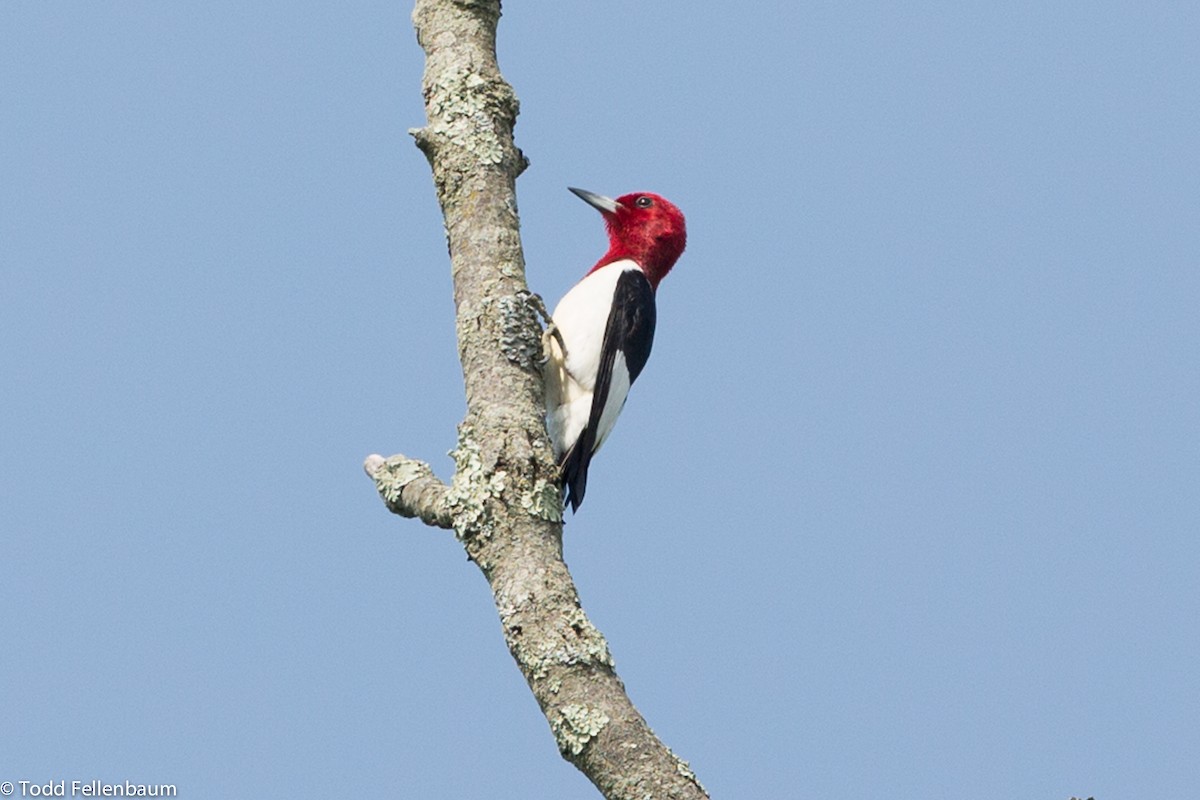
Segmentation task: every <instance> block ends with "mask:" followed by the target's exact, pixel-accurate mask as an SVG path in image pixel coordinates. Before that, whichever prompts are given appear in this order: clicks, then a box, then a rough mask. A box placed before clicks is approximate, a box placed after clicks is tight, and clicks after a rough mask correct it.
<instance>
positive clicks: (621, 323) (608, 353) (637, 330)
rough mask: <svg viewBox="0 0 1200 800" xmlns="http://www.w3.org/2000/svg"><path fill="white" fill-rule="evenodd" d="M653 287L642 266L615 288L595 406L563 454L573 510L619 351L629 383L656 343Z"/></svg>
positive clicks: (619, 280) (625, 275)
mask: <svg viewBox="0 0 1200 800" xmlns="http://www.w3.org/2000/svg"><path fill="white" fill-rule="evenodd" d="M654 321H655V310H654V289H653V287H651V286H650V281H649V280H647V278H646V275H645V274H644V273H643V272H642V271H641V270H640V269H628V270H625V271H624V272H622V273H621V276H620V277H619V278H617V287H616V289H615V290H614V291H613V304H612V311H610V312H609V315H608V323H607V325H605V328H604V342H603V344H601V346H600V371H599V373H598V374H597V375H596V386H595V388H594V389H593V390H592V409H591V412H590V413H589V415H588V423H587V426H586V427H585V428H584V429H583V432H582V433H580V434H579V438H578V439H576V440H575V444H573V445H572V446H571V449H570V450H568V451H567V452H566V453H564V454H563V457H562V463H561V464H560V465H559V466H560V468H561V471H562V478H563V485H564V486H565V487H566V488H567V503H568V504H569V505H570V506H571V511H572V512H575V511H578V510H579V506H580V504H581V503H583V495H584V492H585V491H586V490H587V471H588V465H589V464H590V463H591V461H592V454H593V453H594V452H595V450H596V434H597V428H598V427H599V425H600V416H601V415H602V414H603V413H604V406H605V404H606V403H607V402H608V393H609V389H610V388H612V378H613V365H614V364H615V363H616V360H617V353H623V354H624V355H625V368H626V369H627V370H629V384H630V385H631V386H632V385H633V382H634V381H635V380H637V376H638V375H640V374H641V372H642V368H643V367H645V366H646V361H647V360H648V359H649V358H650V348H651V346H652V345H653V344H654Z"/></svg>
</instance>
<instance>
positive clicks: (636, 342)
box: [544, 188, 687, 512]
mask: <svg viewBox="0 0 1200 800" xmlns="http://www.w3.org/2000/svg"><path fill="white" fill-rule="evenodd" d="M571 191H572V192H574V193H575V194H576V195H578V196H579V197H580V198H581V199H582V200H583V201H584V202H585V203H587V204H588V205H590V206H592V207H593V208H595V209H596V210H598V211H599V212H600V214H601V215H602V216H603V217H604V224H605V227H606V228H607V230H608V252H607V253H605V254H604V256H603V257H601V259H600V260H599V261H597V262H596V265H595V266H594V267H592V268H591V269H590V270H588V272H587V274H586V275H584V276H583V279H582V280H580V281H579V283H577V284H575V286H574V287H573V288H572V289H571V290H570V291H569V292H567V293H566V295H564V296H563V298H562V300H560V301H559V302H558V305H557V306H556V307H555V309H554V313H552V314H551V315H550V316H551V320H552V321H551V326H550V330H548V331H547V336H546V339H545V343H546V356H547V358H546V364H545V366H544V371H545V383H546V417H547V424H548V427H549V430H550V438H551V441H552V443H553V446H554V455H555V457H556V458H558V463H559V468H560V470H561V473H562V483H563V487H564V490H565V492H566V500H565V503H566V504H567V505H570V506H571V511H572V512H575V511H578V510H579V505H580V503H582V502H583V495H584V492H585V491H586V490H587V473H588V465H589V464H590V463H591V460H592V456H593V455H595V453H596V451H597V450H599V449H600V446H601V445H602V444H604V440H605V439H606V438H608V435H609V434H610V433H611V432H612V429H613V425H615V424H616V422H617V416H618V415H619V414H620V413H621V409H622V408H623V407H624V406H625V398H626V396H627V395H628V394H629V387H630V386H632V385H633V382H634V381H635V380H637V376H638V375H640V374H641V372H642V368H643V367H644V366H646V360H647V359H648V358H649V357H650V347H651V345H652V344H653V343H654V322H655V309H654V294H655V292H656V291H657V289H658V284H659V282H660V281H661V280H662V279H663V278H664V277H665V276H666V274H667V273H668V272H670V271H671V267H673V266H675V262H676V261H677V260H678V259H679V256H680V254H682V253H683V248H684V245H685V244H686V243H687V228H686V226H685V224H684V219H683V214H682V213H681V212H680V211H679V209H678V208H676V207H675V206H674V205H673V204H672V203H670V202H669V201H667V200H666V199H664V198H662V197H660V196H658V195H656V194H651V193H650V192H634V193H632V194H626V195H621V196H620V197H618V198H617V199H616V200H613V199H610V198H608V197H604V196H603V195H598V194H595V193H593V192H587V191H584V190H583V189H574V188H572V189H571Z"/></svg>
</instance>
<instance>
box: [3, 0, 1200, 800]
mask: <svg viewBox="0 0 1200 800" xmlns="http://www.w3.org/2000/svg"><path fill="white" fill-rule="evenodd" d="M409 11H410V9H409V7H407V6H406V5H404V4H398V3H380V2H376V3H366V2H363V3H338V4H334V3H328V4H314V3H280V2H263V3H254V4H244V3H231V2H219V1H218V2H212V1H210V2H205V3H191V2H173V3H157V2H122V3H113V2H91V3H65V2H10V3H4V4H3V5H0V107H2V108H3V109H4V112H3V115H2V116H0V278H2V282H3V289H2V290H0V341H2V342H3V347H0V406H2V408H3V415H0V520H2V521H0V566H2V568H3V572H2V577H0V603H2V607H3V609H4V610H3V612H2V613H0V643H2V645H3V646H2V647H0V674H3V675H4V679H3V681H2V685H0V698H2V702H0V709H2V710H3V714H4V717H5V724H4V725H3V726H0V780H11V781H18V780H31V781H38V782H45V781H47V780H50V779H56V780H57V779H66V780H67V781H68V782H69V781H70V780H73V779H80V780H91V779H94V778H98V779H102V780H108V781H121V780H132V781H135V782H145V783H149V782H170V783H175V784H177V785H178V787H179V790H180V796H181V797H193V798H209V797H211V798H218V797H257V798H273V797H278V798H284V797H286V798H307V797H314V798H315V797H331V796H356V795H357V796H369V797H385V796H391V797H454V798H469V797H480V798H483V797H487V798H530V797H555V798H590V797H594V796H595V792H594V790H593V789H592V788H591V786H590V784H588V783H587V782H586V781H585V780H584V779H583V778H582V777H581V776H579V775H578V774H577V773H576V772H575V771H574V769H573V768H572V767H570V766H569V765H567V764H566V763H565V762H563V761H562V760H561V759H560V758H559V756H558V754H557V751H556V749H555V746H554V744H553V740H552V738H551V736H550V733H549V730H548V727H547V725H546V723H545V721H544V719H543V718H542V717H541V715H540V713H539V712H538V710H537V707H536V704H535V703H534V701H533V700H532V698H531V696H530V695H529V693H528V691H527V690H526V688H525V686H524V683H523V681H522V679H521V677H520V674H519V673H518V671H517V670H516V668H515V666H514V665H513V663H512V660H511V658H510V656H509V655H508V653H507V651H506V650H505V648H504V645H503V640H502V638H501V635H500V631H499V628H498V625H497V623H496V619H495V613H494V610H493V609H492V607H491V604H490V596H489V594H488V591H487V587H486V584H485V583H484V581H483V579H482V577H481V576H480V574H479V573H478V570H476V569H475V568H474V567H473V566H472V565H471V564H469V563H468V562H467V561H466V559H465V558H464V556H463V553H462V551H461V549H460V548H459V546H458V545H457V544H456V543H455V542H454V541H453V539H452V538H451V537H449V536H448V535H446V534H445V533H444V532H439V531H433V530H430V529H426V528H424V527H422V526H420V525H419V524H417V523H413V522H405V521H402V520H400V519H398V518H396V517H393V516H392V515H389V514H387V513H386V512H385V510H384V508H383V506H382V504H381V503H380V502H379V500H378V498H377V497H376V495H375V493H374V491H373V488H372V486H371V484H370V482H369V481H368V480H367V479H366V478H365V477H364V476H363V474H362V472H361V468H360V465H361V462H362V459H363V457H365V456H366V455H367V454H368V453H372V452H380V453H383V454H385V455H387V454H391V453H394V452H405V453H408V454H410V455H414V456H419V457H423V458H426V459H428V460H430V462H431V463H432V464H433V465H434V466H435V468H436V469H437V470H438V471H439V472H440V473H441V474H442V475H443V476H444V477H449V475H450V469H451V462H450V459H449V458H448V457H447V456H446V455H445V454H446V452H447V451H448V450H449V449H450V448H451V447H452V446H453V443H454V437H455V425H456V424H457V422H458V421H459V420H460V419H461V416H462V412H463V400H462V391H461V373H460V371H459V366H458V363H457V360H456V349H455V343H454V340H453V307H452V302H451V296H450V278H449V271H448V268H447V260H446V253H445V243H444V238H443V234H442V228H441V220H440V215H439V212H438V209H437V206H436V202H435V199H434V195H433V189H432V182H431V180H430V177H429V172H428V167H427V165H426V163H425V160H424V158H423V157H422V156H421V154H420V153H419V152H418V151H417V150H416V148H415V147H413V145H412V143H411V140H410V139H409V137H408V135H407V133H406V131H407V130H408V129H409V128H411V127H415V126H419V125H421V124H422V123H423V109H422V107H421V97H420V71H421V53H420V50H419V49H418V47H417V45H416V43H415V40H414V37H413V34H412V31H411V27H410V23H409V19H408V15H409ZM1198 39H1200V11H1197V9H1196V8H1195V7H1194V6H1191V5H1188V4H1183V3H1155V2H1150V3H1147V2H1140V3H1131V2H1130V3H1121V2H1105V1H1104V0H1102V1H1101V2H1093V3H1057V4H1045V3H1032V2H1011V3H1001V4H996V3H935V2H914V3H904V4H898V3H897V4H893V3H856V4H836V3H761V4H751V3H740V4H730V3H686V4H684V3H677V2H659V3H633V2H612V3H603V4H601V3H595V4H558V3H555V4H551V3H529V4H518V3H512V4H510V6H509V7H508V8H507V9H506V12H505V16H504V18H503V20H502V22H501V29H500V57H501V66H502V68H503V70H504V72H505V75H506V77H507V78H508V79H509V80H510V81H511V82H512V83H513V85H514V87H515V89H516V91H517V94H518V96H519V97H520V99H521V103H522V113H521V117H520V119H519V122H518V126H517V138H518V144H519V146H521V147H522V148H523V149H524V151H525V152H526V154H527V155H528V156H529V157H530V159H531V162H532V166H531V168H530V169H529V171H528V172H527V173H526V174H525V175H524V176H523V177H522V178H521V180H520V182H519V187H518V188H519V197H520V203H521V216H522V222H523V231H522V232H523V240H524V245H525V253H526V259H527V262H528V274H529V279H530V282H531V284H532V286H533V288H534V289H535V290H537V291H539V292H541V293H543V294H544V295H545V296H546V298H547V300H548V302H550V303H553V302H554V300H556V299H557V298H558V297H559V296H560V295H561V294H562V293H563V292H564V291H566V289H567V288H568V287H569V286H570V285H571V284H572V283H573V282H574V281H575V280H577V279H578V278H579V276H580V275H582V273H583V272H584V271H585V270H586V268H587V267H589V266H590V265H591V264H592V263H594V261H595V259H596V258H597V257H598V256H599V255H600V254H601V252H602V251H603V249H604V239H603V232H602V228H601V225H600V221H599V218H598V217H597V215H596V214H595V212H594V211H593V210H591V209H589V208H588V207H587V206H586V205H584V204H583V203H581V202H579V201H578V200H577V199H576V198H574V197H572V196H571V195H570V194H569V193H567V191H566V187H567V186H568V185H570V186H582V187H585V188H588V189H591V190H593V191H597V192H601V193H605V194H611V195H616V194H621V193H624V192H627V191H633V190H650V191H656V192H659V193H661V194H663V195H666V196H667V197H669V198H671V199H672V200H673V201H675V202H676V203H677V204H678V205H679V206H680V207H681V208H682V209H683V210H684V212H685V213H686V214H687V215H688V223H689V234H690V241H689V247H688V251H687V253H686V254H685V255H684V257H683V259H682V260H681V261H680V263H679V265H678V266H677V268H676V270H675V271H674V272H673V273H672V274H671V275H670V276H669V277H668V278H667V279H666V281H665V282H664V283H663V285H662V287H661V290H660V292H659V330H658V335H657V339H656V342H655V348H654V355H653V357H652V358H651V360H650V363H649V364H648V366H647V368H646V370H645V372H644V373H643V374H642V376H641V377H640V379H639V381H638V384H637V386H636V387H635V389H634V390H633V392H632V394H631V398H630V401H629V404H628V406H627V408H626V411H625V413H624V415H623V416H622V419H621V423H620V424H619V425H618V426H617V429H616V431H615V432H614V434H613V436H612V437H611V439H610V440H609V442H608V443H607V444H606V446H605V449H604V451H603V453H602V454H601V456H600V457H599V458H598V459H597V460H596V462H595V463H594V466H593V471H592V474H591V481H590V482H589V491H588V499H587V503H586V504H585V505H584V507H583V508H582V510H581V512H580V513H579V515H578V516H576V517H574V518H573V519H571V520H570V522H569V524H568V526H567V532H566V545H565V547H566V556H567V560H568V563H569V564H570V566H571V568H572V571H573V572H574V574H575V577H576V579H577V581H578V583H579V586H580V590H581V592H582V596H583V600H584V603H585V606H586V607H587V609H588V611H589V612H590V614H591V615H592V617H593V619H594V620H595V622H596V623H597V624H598V625H599V627H600V628H601V629H602V630H603V631H604V632H605V633H606V635H607V636H608V638H609V642H610V645H611V647H612V650H613V653H614V655H615V657H616V661H617V666H618V669H619V671H620V673H621V676H622V677H623V679H624V680H625V683H626V685H627V687H628V689H629V691H630V694H631V695H632V697H633V698H634V700H635V702H637V704H638V705H639V707H640V708H641V710H642V711H643V713H644V714H645V715H646V717H647V718H648V720H649V721H650V723H651V725H652V726H653V727H654V728H655V730H656V731H657V732H658V733H659V734H660V735H661V736H662V737H663V738H664V739H665V740H666V741H667V742H668V743H669V744H670V745H671V746H672V747H673V748H674V749H675V750H676V751H677V752H678V753H679V754H680V755H682V756H683V757H684V758H686V759H688V760H689V761H690V762H691V763H692V765H693V767H694V768H695V769H696V771H697V772H698V774H699V775H700V777H701V779H702V780H703V781H704V783H705V784H706V786H707V787H708V788H709V790H710V791H711V792H712V793H713V795H714V796H724V797H812V798H817V797H829V796H839V797H851V798H867V797H879V796H888V797H893V798H902V799H905V800H907V799H909V798H912V799H913V800H916V798H922V799H925V798H939V797H946V798H951V797H954V798H958V797H966V796H970V797H972V798H977V799H978V800H988V799H989V798H996V800H1000V799H1001V798H1003V799H1005V800H1008V799H1009V798H1017V797H1020V798H1053V799H1054V800H1065V799H1066V798H1067V797H1068V796H1069V795H1071V794H1076V795H1080V796H1088V795H1095V796H1096V797H1097V798H1098V800H1120V799H1121V798H1147V797H1163V798H1168V797H1188V796H1193V795H1195V793H1196V791H1197V787H1198V786H1200V766H1198V763H1200V762H1198V761H1197V759H1196V753H1197V752H1200V733H1198V730H1200V729H1198V728H1197V725H1196V713H1197V708H1198V707H1200V679H1198V678H1197V674H1198V670H1197V664H1200V622H1198V620H1200V589H1198V588H1197V567H1198V566H1200V540H1198V537H1197V534H1198V533H1200V501H1198V495H1200V403H1198V400H1197V398H1198V397H1200V370H1198V368H1197V367H1198V360H1200V323H1198V322H1197V307H1198V306H1200V224H1198V221H1200V147H1197V141H1198V140H1200V116H1198V112H1197V103H1196V98H1197V96H1198V95H1200V50H1198V49H1197V48H1196V42H1197V40H1198Z"/></svg>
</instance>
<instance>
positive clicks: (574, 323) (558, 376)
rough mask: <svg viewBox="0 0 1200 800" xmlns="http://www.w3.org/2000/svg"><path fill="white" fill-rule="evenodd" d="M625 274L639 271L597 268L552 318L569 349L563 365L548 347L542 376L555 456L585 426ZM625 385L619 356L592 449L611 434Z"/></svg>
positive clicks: (629, 265)
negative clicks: (611, 314) (615, 296)
mask: <svg viewBox="0 0 1200 800" xmlns="http://www.w3.org/2000/svg"><path fill="white" fill-rule="evenodd" d="M629 269H639V270H640V269H641V268H640V267H639V266H638V265H637V264H635V263H634V262H633V261H629V260H622V261H615V262H613V263H612V264H608V265H607V266H604V267H601V268H600V269H598V270H596V271H595V272H593V273H591V274H590V275H588V276H587V277H585V278H584V279H583V280H582V281H580V282H579V283H577V284H576V285H575V286H574V287H573V288H572V289H571V291H569V292H567V293H566V295H564V296H563V299H562V300H560V301H559V302H558V305H557V306H556V307H555V309H554V313H553V314H551V316H552V317H553V318H554V324H555V325H556V326H557V327H558V329H559V331H560V332H561V333H562V337H563V342H564V343H565V344H566V347H567V355H566V359H565V360H564V359H563V354H562V350H561V349H560V348H559V346H558V343H557V342H552V344H551V347H550V360H549V362H548V363H547V364H546V370H545V377H546V413H547V422H548V424H549V428H550V436H551V438H552V440H553V443H554V451H555V455H556V456H561V455H562V454H563V453H564V452H566V451H567V450H568V449H569V448H570V447H571V445H572V444H574V443H575V440H576V439H578V438H579V434H580V433H581V432H582V431H583V428H584V426H585V425H587V421H588V416H589V415H590V414H591V410H592V390H593V389H594V388H595V385H596V374H597V373H598V372H599V370H600V352H601V349H602V347H603V345H604V330H605V328H606V327H607V325H608V315H609V312H610V311H611V309H612V298H613V294H614V293H615V292H616V288H617V279H618V278H619V277H620V276H621V273H622V272H624V271H625V270H629ZM629 383H630V381H629V370H628V369H627V368H626V366H625V362H624V357H623V356H618V357H617V361H616V363H614V364H613V376H612V383H611V386H610V389H609V395H608V398H607V400H606V402H605V404H604V411H603V413H602V415H601V418H600V424H599V426H598V430H597V431H596V449H599V447H600V445H601V444H602V443H603V442H604V439H605V438H606V437H607V436H608V434H609V433H610V432H611V431H612V427H613V425H614V424H615V423H616V421H617V416H618V415H619V414H620V413H621V408H622V406H623V405H624V404H625V397H626V395H627V394H628V393H629Z"/></svg>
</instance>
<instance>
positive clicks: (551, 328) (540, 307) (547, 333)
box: [525, 292, 567, 364]
mask: <svg viewBox="0 0 1200 800" xmlns="http://www.w3.org/2000/svg"><path fill="white" fill-rule="evenodd" d="M525 301H526V302H527V303H529V305H530V307H531V308H533V310H534V311H536V312H537V313H538V315H539V316H541V318H542V319H543V320H545V321H546V329H545V330H544V331H542V358H541V361H540V362H539V363H541V364H545V363H546V362H547V361H549V360H550V338H551V337H553V338H554V339H555V340H556V341H557V342H558V346H559V348H560V349H561V350H562V353H563V357H564V358H565V357H566V355H567V343H566V342H564V341H563V336H562V331H560V330H559V329H558V326H557V325H555V324H554V318H553V317H551V316H550V312H549V311H548V310H547V309H546V301H545V300H543V299H542V296H541V295H540V294H537V293H536V292H529V294H528V296H527V297H526V298H525Z"/></svg>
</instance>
